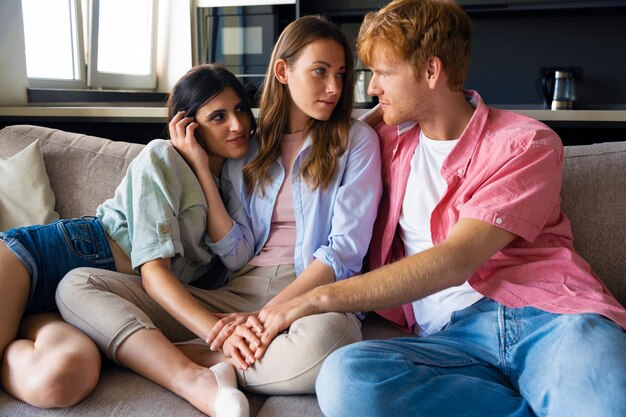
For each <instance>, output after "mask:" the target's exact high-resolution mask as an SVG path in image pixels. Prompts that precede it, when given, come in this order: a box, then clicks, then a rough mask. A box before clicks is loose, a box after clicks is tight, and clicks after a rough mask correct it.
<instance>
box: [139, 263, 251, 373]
mask: <svg viewBox="0 0 626 417" xmlns="http://www.w3.org/2000/svg"><path fill="white" fill-rule="evenodd" d="M141 279H142V284H143V287H144V289H145V290H146V292H147V293H148V295H149V296H150V297H151V298H153V299H154V300H155V301H156V302H157V303H159V305H160V306H161V307H163V308H164V309H165V311H167V312H168V313H169V314H171V315H172V317H174V318H175V319H176V320H177V321H178V322H179V323H181V324H182V325H183V326H185V327H186V328H188V329H189V330H191V331H192V332H193V333H195V334H196V335H198V336H200V337H201V338H202V339H204V340H206V338H207V335H208V333H209V331H210V330H211V328H213V326H214V325H215V323H217V322H218V320H219V318H218V317H216V316H215V315H214V314H213V313H211V312H210V311H208V310H207V309H205V308H204V307H203V306H202V305H200V303H199V302H198V301H197V300H196V299H195V298H194V297H193V296H192V295H191V294H190V293H189V292H188V291H187V289H186V288H185V287H184V286H183V284H181V283H180V281H179V280H178V279H177V278H176V277H175V276H174V275H173V274H172V273H171V272H170V260H169V259H155V260H153V261H150V262H146V263H145V264H143V265H142V266H141ZM259 344H260V341H259V338H258V337H257V335H255V334H254V333H253V332H252V331H251V330H250V329H248V328H241V329H238V332H237V333H236V334H234V335H233V336H232V337H230V338H229V339H228V341H226V342H225V343H224V349H223V352H224V354H225V355H226V356H228V357H232V358H233V359H234V360H235V362H236V363H237V364H238V366H239V368H240V369H246V368H247V367H248V366H249V364H251V363H253V362H254V359H255V357H254V352H253V350H255V349H256V348H257V346H258V345H259Z"/></svg>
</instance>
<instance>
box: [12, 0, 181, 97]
mask: <svg viewBox="0 0 626 417" xmlns="http://www.w3.org/2000/svg"><path fill="white" fill-rule="evenodd" d="M192 2H193V0H159V1H158V3H159V4H158V8H159V22H158V25H159V27H158V36H157V51H158V52H157V77H158V83H157V90H158V91H160V92H168V91H169V90H170V89H171V88H172V87H173V85H174V84H175V83H176V81H177V80H178V79H179V78H180V77H181V76H182V75H183V74H185V72H187V70H189V69H190V68H191V66H192V50H191V32H192V31H191V10H192ZM22 22H23V20H22V2H21V0H0V106H20V105H26V104H27V101H28V99H27V94H26V88H27V86H28V78H27V76H26V54H25V47H24V29H23V25H22Z"/></svg>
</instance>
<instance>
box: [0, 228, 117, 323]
mask: <svg viewBox="0 0 626 417" xmlns="http://www.w3.org/2000/svg"><path fill="white" fill-rule="evenodd" d="M0 240H1V241H2V242H3V243H4V244H5V245H6V246H7V248H9V249H10V250H11V252H13V253H14V254H15V256H17V258H18V259H19V260H20V262H22V264H23V265H24V267H25V268H26V270H27V271H28V273H29V275H30V295H29V298H28V304H27V306H26V311H25V312H24V315H25V316H26V315H29V314H35V313H43V312H47V311H53V310H56V302H55V299H54V294H55V292H56V288H57V285H58V284H59V281H61V279H62V278H63V277H64V276H65V274H66V273H68V272H69V271H71V270H72V269H74V268H78V267H81V266H90V267H93V268H100V269H109V270H111V271H114V270H115V261H114V260H113V253H112V252H111V247H110V246H109V241H108V239H107V235H106V232H105V231H104V229H103V228H102V223H101V222H100V220H99V219H98V218H96V217H81V218H79V219H70V220H57V221H55V222H53V223H49V224H46V225H36V226H28V227H20V228H17V229H11V230H9V231H8V232H6V233H0Z"/></svg>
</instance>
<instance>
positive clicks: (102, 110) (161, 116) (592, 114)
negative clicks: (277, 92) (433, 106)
mask: <svg viewBox="0 0 626 417" xmlns="http://www.w3.org/2000/svg"><path fill="white" fill-rule="evenodd" d="M494 107H496V108H498V107H499V106H497V105H496V106H494ZM501 108H506V109H507V110H512V111H515V112H518V113H522V114H525V115H527V116H530V117H533V118H535V119H537V120H541V121H573V122H578V121H580V122H626V109H620V110H541V109H528V108H514V107H510V106H506V107H505V106H502V107H501ZM366 110H367V109H356V110H355V111H356V112H357V114H361V113H362V112H365V111H366ZM256 111H257V109H255V115H256V114H257V112H256ZM0 118H4V119H8V118H19V119H24V120H27V119H29V118H33V119H37V118H38V119H48V120H55V119H73V120H82V121H86V119H94V120H100V121H102V120H108V121H118V122H152V121H153V122H155V123H163V122H165V121H166V119H167V109H166V108H165V107H130V106H129V107H124V106H75V107H73V106H14V107H9V106H7V107H0Z"/></svg>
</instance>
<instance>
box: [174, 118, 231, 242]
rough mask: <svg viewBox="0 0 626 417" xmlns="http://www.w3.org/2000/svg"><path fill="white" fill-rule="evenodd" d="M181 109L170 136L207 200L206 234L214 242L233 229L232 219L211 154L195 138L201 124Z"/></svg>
mask: <svg viewBox="0 0 626 417" xmlns="http://www.w3.org/2000/svg"><path fill="white" fill-rule="evenodd" d="M183 116H184V113H183V112H179V113H178V114H176V116H174V117H173V118H172V120H171V121H170V123H169V126H168V127H169V132H170V138H171V139H172V145H174V148H176V150H177V151H178V152H179V153H180V154H181V155H182V157H183V158H185V161H187V163H188V164H189V166H190V167H191V169H192V170H193V172H194V174H196V177H197V178H198V181H199V182H200V186H201V187H202V191H203V192H204V196H205V198H206V202H207V235H208V236H209V238H210V239H211V240H212V241H213V242H218V241H220V240H221V239H222V238H223V237H224V236H226V234H227V233H228V232H229V231H230V229H231V228H232V226H233V220H232V218H231V217H230V215H229V214H228V211H226V207H224V203H223V201H222V197H221V196H220V193H219V190H218V189H217V185H216V184H215V181H214V180H213V174H212V173H211V170H210V169H209V156H208V155H207V153H206V151H205V150H204V148H203V147H202V146H200V144H199V143H198V141H197V140H196V137H195V133H194V132H195V130H196V128H197V127H198V124H197V123H196V122H194V121H193V119H192V118H191V117H183Z"/></svg>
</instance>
